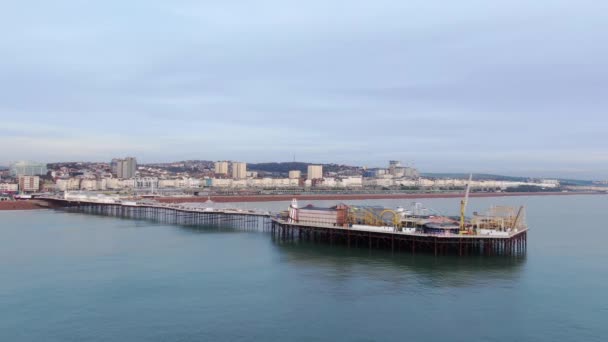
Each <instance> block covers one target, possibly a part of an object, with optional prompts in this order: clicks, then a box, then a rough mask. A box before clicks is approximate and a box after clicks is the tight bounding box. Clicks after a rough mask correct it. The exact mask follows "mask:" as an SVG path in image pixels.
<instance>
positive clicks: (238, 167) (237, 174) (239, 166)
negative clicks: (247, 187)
mask: <svg viewBox="0 0 608 342" xmlns="http://www.w3.org/2000/svg"><path fill="white" fill-rule="evenodd" d="M232 178H234V179H245V178H247V163H240V162H234V163H232Z"/></svg>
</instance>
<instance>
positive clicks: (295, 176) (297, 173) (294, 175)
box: [289, 170, 302, 179]
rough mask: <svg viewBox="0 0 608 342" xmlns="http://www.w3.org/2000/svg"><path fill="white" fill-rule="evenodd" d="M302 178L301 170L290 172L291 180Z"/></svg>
mask: <svg viewBox="0 0 608 342" xmlns="http://www.w3.org/2000/svg"><path fill="white" fill-rule="evenodd" d="M300 178H302V171H300V170H291V171H289V179H300Z"/></svg>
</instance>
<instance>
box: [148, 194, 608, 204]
mask: <svg viewBox="0 0 608 342" xmlns="http://www.w3.org/2000/svg"><path fill="white" fill-rule="evenodd" d="M574 195H606V194H605V193H597V192H498V193H471V194H470V195H469V196H470V197H516V196H574ZM462 196H463V194H461V193H444V194H327V195H325V194H315V195H244V196H210V197H157V198H156V200H157V201H158V202H161V203H200V202H206V201H207V200H208V199H209V198H210V199H211V201H213V202H217V203H237V202H280V201H291V200H292V199H293V198H295V199H297V200H307V201H324V200H330V201H331V200H377V199H419V198H461V197H462Z"/></svg>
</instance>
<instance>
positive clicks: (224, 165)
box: [213, 161, 228, 175]
mask: <svg viewBox="0 0 608 342" xmlns="http://www.w3.org/2000/svg"><path fill="white" fill-rule="evenodd" d="M213 168H214V171H215V174H216V175H228V162H227V161H218V162H215V164H214V167H213Z"/></svg>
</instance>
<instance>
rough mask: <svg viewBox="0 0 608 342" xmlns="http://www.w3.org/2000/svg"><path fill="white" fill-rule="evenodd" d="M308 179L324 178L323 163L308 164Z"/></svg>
mask: <svg viewBox="0 0 608 342" xmlns="http://www.w3.org/2000/svg"><path fill="white" fill-rule="evenodd" d="M306 178H308V179H321V178H323V165H308V173H307V174H306Z"/></svg>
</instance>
